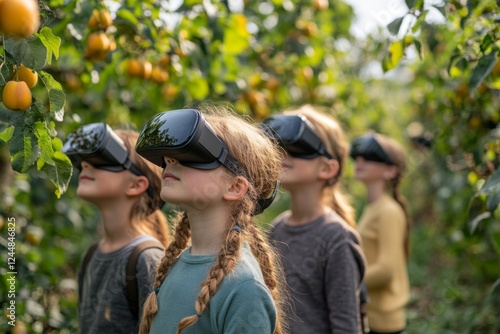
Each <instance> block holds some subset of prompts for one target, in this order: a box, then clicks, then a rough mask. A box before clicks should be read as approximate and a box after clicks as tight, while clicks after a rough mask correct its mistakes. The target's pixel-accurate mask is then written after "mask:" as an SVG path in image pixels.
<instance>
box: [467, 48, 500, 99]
mask: <svg viewBox="0 0 500 334" xmlns="http://www.w3.org/2000/svg"><path fill="white" fill-rule="evenodd" d="M497 53H498V51H497V50H495V51H493V52H490V53H489V54H487V55H486V56H484V57H482V58H481V59H479V61H478V62H477V65H476V67H475V68H474V70H473V71H472V74H471V76H470V79H469V89H470V90H471V91H475V90H476V89H477V88H478V87H479V85H480V84H481V83H482V82H483V81H484V79H485V78H486V77H487V76H488V74H490V72H491V71H492V70H493V68H494V67H495V64H496V62H497Z"/></svg>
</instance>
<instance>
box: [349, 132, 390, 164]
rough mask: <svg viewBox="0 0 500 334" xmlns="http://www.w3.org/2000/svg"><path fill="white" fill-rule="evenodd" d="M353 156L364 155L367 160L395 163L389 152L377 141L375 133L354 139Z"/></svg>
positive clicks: (352, 144)
mask: <svg viewBox="0 0 500 334" xmlns="http://www.w3.org/2000/svg"><path fill="white" fill-rule="evenodd" d="M349 155H350V156H351V158H353V159H356V158H357V157H363V158H364V159H365V160H368V161H374V162H380V163H384V164H387V165H395V163H394V162H393V161H392V160H391V158H389V156H388V155H387V153H385V151H384V150H383V149H382V146H380V144H379V143H378V142H377V139H376V138H375V136H374V135H373V134H366V135H364V136H361V137H358V138H356V139H354V140H353V141H352V143H351V152H350V154H349Z"/></svg>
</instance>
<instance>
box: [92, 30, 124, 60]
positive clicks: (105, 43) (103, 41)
mask: <svg viewBox="0 0 500 334" xmlns="http://www.w3.org/2000/svg"><path fill="white" fill-rule="evenodd" d="M115 48H116V44H114V41H113V42H112V41H111V40H110V39H109V37H108V36H107V35H106V34H105V33H103V32H94V33H92V34H90V36H89V38H88V40H87V47H86V48H85V58H87V59H90V60H95V59H97V60H103V59H104V58H106V56H107V55H108V53H109V52H110V51H112V50H113V49H115Z"/></svg>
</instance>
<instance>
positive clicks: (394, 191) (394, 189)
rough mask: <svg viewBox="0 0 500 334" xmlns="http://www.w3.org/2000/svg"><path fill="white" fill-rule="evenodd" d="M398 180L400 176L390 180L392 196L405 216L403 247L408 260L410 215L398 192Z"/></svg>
mask: <svg viewBox="0 0 500 334" xmlns="http://www.w3.org/2000/svg"><path fill="white" fill-rule="evenodd" d="M399 182H400V177H396V178H394V179H393V180H392V182H391V183H392V196H393V197H394V199H395V200H396V202H398V203H399V205H401V207H402V208H403V212H404V214H405V218H406V235H405V241H404V248H405V254H406V259H407V260H408V259H409V257H410V227H411V219H410V215H409V214H408V206H407V204H406V201H405V199H404V198H403V196H401V194H400V193H399Z"/></svg>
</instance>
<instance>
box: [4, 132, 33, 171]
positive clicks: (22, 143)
mask: <svg viewBox="0 0 500 334" xmlns="http://www.w3.org/2000/svg"><path fill="white" fill-rule="evenodd" d="M10 154H11V157H12V169H14V170H15V171H17V172H19V173H25V172H26V171H28V169H29V168H30V167H31V166H33V164H34V163H35V161H36V159H38V157H39V156H40V147H39V146H38V144H37V140H36V137H35V135H34V133H33V131H32V129H29V127H25V128H24V129H22V128H21V127H16V128H15V130H14V134H13V136H12V139H11V141H10Z"/></svg>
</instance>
